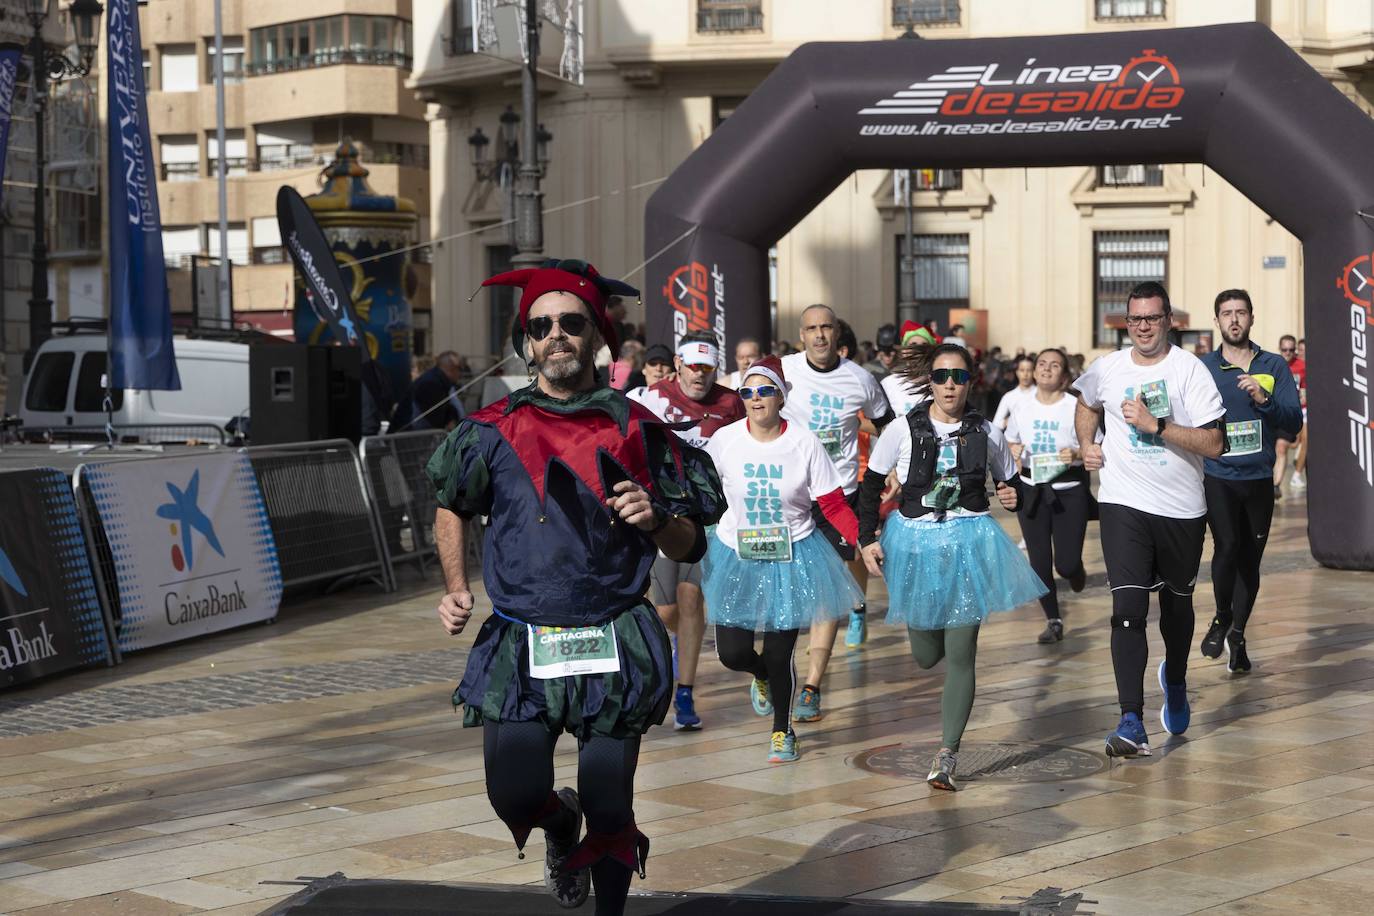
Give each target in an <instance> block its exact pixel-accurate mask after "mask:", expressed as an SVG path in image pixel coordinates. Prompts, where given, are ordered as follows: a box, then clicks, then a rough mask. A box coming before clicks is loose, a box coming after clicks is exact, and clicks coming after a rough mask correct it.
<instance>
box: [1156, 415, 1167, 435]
mask: <svg viewBox="0 0 1374 916" xmlns="http://www.w3.org/2000/svg"><path fill="white" fill-rule="evenodd" d="M1156 419H1158V421H1159V425H1158V426H1156V427H1155V435H1156V436H1162V435H1164V427H1165V426H1167V425H1168V421H1166V420H1165V419H1164V418H1163V417H1158V418H1156Z"/></svg>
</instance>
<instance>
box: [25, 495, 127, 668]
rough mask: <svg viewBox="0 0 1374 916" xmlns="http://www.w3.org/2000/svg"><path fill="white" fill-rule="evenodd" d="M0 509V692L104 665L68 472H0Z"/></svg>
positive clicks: (101, 624)
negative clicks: (37, 680)
mask: <svg viewBox="0 0 1374 916" xmlns="http://www.w3.org/2000/svg"><path fill="white" fill-rule="evenodd" d="M0 506H4V507H5V509H4V511H3V512H0V687H9V686H12V685H15V684H22V683H25V682H26V681H31V680H33V679H34V678H39V677H43V676H45V675H49V674H55V673H57V672H58V671H65V670H67V669H69V668H80V667H83V666H85V665H97V664H102V663H105V662H108V661H110V660H111V658H110V646H109V641H108V639H107V637H106V633H105V618H104V614H103V612H102V611H101V609H100V599H99V598H98V597H97V595H96V591H95V579H94V578H93V576H92V574H91V564H90V559H89V557H88V555H87V552H86V542H85V539H84V538H83V537H82V535H81V523H80V521H79V520H78V518H77V515H76V501H75V499H74V498H73V496H72V488H71V484H70V483H68V482H67V477H66V475H65V474H63V473H62V472H61V471H58V470H54V469H53V468H35V469H32V470H24V471H11V472H8V473H5V474H0Z"/></svg>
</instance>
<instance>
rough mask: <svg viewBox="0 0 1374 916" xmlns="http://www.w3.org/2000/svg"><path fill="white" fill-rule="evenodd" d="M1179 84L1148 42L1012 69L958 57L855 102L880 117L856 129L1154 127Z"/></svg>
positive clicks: (1168, 114)
mask: <svg viewBox="0 0 1374 916" xmlns="http://www.w3.org/2000/svg"><path fill="white" fill-rule="evenodd" d="M1185 92H1186V89H1185V87H1184V85H1183V79H1182V78H1181V77H1180V75H1179V72H1178V67H1177V66H1175V65H1174V63H1173V62H1172V61H1170V60H1169V58H1168V57H1167V56H1165V55H1163V54H1161V53H1159V52H1158V51H1157V50H1156V49H1154V48H1146V49H1145V50H1143V51H1141V53H1139V54H1137V55H1135V56H1134V57H1132V58H1130V59H1129V60H1127V61H1125V62H1124V63H1110V62H1090V63H1080V64H1069V65H1056V66H1044V65H1039V66H1037V60H1036V58H1034V57H1032V58H1028V59H1027V60H1026V61H1025V63H1024V64H1022V65H1021V66H1020V68H1019V70H1014V69H1003V66H1002V64H1000V63H980V64H967V65H959V66H952V67H946V68H945V69H944V70H941V71H940V72H938V73H932V74H930V75H929V76H927V77H926V78H925V79H923V80H920V81H918V82H915V83H912V84H911V85H909V86H907V87H906V88H905V89H899V90H898V91H896V92H895V93H893V94H892V95H891V96H888V97H887V98H884V99H880V100H878V101H876V102H875V103H874V104H873V105H872V106H870V107H867V108H861V109H859V114H860V115H861V116H863V117H864V118H865V119H868V118H884V119H886V123H867V124H864V125H862V127H861V128H860V134H862V135H865V136H875V135H876V136H887V135H913V134H919V135H928V136H929V135H937V136H938V135H942V134H952V135H965V134H967V135H978V134H1037V133H1062V132H1065V131H1075V132H1077V131H1094V130H1157V129H1160V128H1167V127H1170V126H1172V125H1173V124H1176V123H1177V122H1178V121H1181V120H1182V118H1181V116H1179V115H1177V114H1173V113H1172V112H1173V109H1176V108H1178V106H1179V105H1180V104H1181V103H1182V102H1183V97H1184V94H1185ZM895 115H926V116H928V118H929V120H924V121H913V120H912V119H910V118H900V119H896V120H893V118H892V116H895ZM999 118H1000V119H1001V120H991V121H989V120H986V119H999ZM972 119H980V120H977V121H976V122H975V121H974V120H972Z"/></svg>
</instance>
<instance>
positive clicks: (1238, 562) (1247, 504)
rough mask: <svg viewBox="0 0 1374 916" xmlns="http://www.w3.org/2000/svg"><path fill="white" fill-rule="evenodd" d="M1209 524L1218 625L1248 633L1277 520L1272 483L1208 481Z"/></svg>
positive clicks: (1210, 478) (1220, 479)
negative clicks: (1271, 531) (1272, 525)
mask: <svg viewBox="0 0 1374 916" xmlns="http://www.w3.org/2000/svg"><path fill="white" fill-rule="evenodd" d="M1202 486H1203V490H1204V492H1205V493H1206V494H1207V524H1208V525H1210V526H1211V528H1212V591H1213V592H1215V593H1216V599H1217V620H1219V621H1221V622H1222V623H1223V624H1231V625H1233V626H1234V627H1235V629H1236V631H1237V632H1239V633H1244V632H1245V625H1246V624H1247V623H1249V621H1250V612H1251V611H1252V610H1254V607H1255V597H1256V596H1257V595H1258V594H1259V586H1260V560H1262V559H1263V558H1264V546H1265V544H1266V543H1267V542H1268V540H1269V525H1270V523H1271V522H1272V521H1273V519H1274V488H1273V484H1272V483H1270V480H1269V478H1268V477H1265V478H1262V479H1260V480H1226V479H1223V478H1220V477H1205V478H1203V481H1202Z"/></svg>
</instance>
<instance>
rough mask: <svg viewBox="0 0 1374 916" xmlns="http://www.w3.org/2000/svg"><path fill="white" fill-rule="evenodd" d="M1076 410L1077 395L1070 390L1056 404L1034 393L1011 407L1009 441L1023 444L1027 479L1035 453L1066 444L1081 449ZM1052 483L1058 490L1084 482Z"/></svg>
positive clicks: (1046, 452)
mask: <svg viewBox="0 0 1374 916" xmlns="http://www.w3.org/2000/svg"><path fill="white" fill-rule="evenodd" d="M1031 390H1032V391H1034V390H1035V389H1033V388H1032V389H1031ZM1077 413H1078V399H1077V398H1075V397H1074V396H1073V395H1069V394H1065V395H1064V396H1063V397H1061V398H1060V399H1059V400H1058V401H1055V402H1054V403H1053V404H1046V403H1044V402H1042V401H1041V400H1040V398H1038V397H1036V396H1034V395H1032V396H1031V397H1028V398H1021V399H1019V400H1018V401H1017V402H1016V405H1015V406H1014V407H1012V409H1011V413H1010V414H1009V416H1008V418H1007V442H1009V443H1012V444H1015V443H1020V444H1021V446H1022V449H1021V472H1022V474H1023V475H1024V476H1025V477H1026V478H1027V479H1029V478H1030V477H1031V458H1032V457H1033V456H1035V455H1055V454H1058V453H1059V452H1061V451H1063V450H1064V449H1066V448H1071V449H1074V450H1075V451H1077V450H1078V432H1077V430H1075V429H1074V422H1073V421H1074V416H1075V415H1076V414H1077ZM1073 464H1074V466H1075V467H1081V466H1082V464H1083V462H1082V460H1081V459H1080V460H1078V461H1075V462H1074V463H1073ZM1052 486H1053V487H1054V489H1056V490H1071V489H1073V488H1074V487H1077V486H1082V484H1081V483H1079V482H1077V481H1069V482H1066V483H1055V484H1052Z"/></svg>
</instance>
